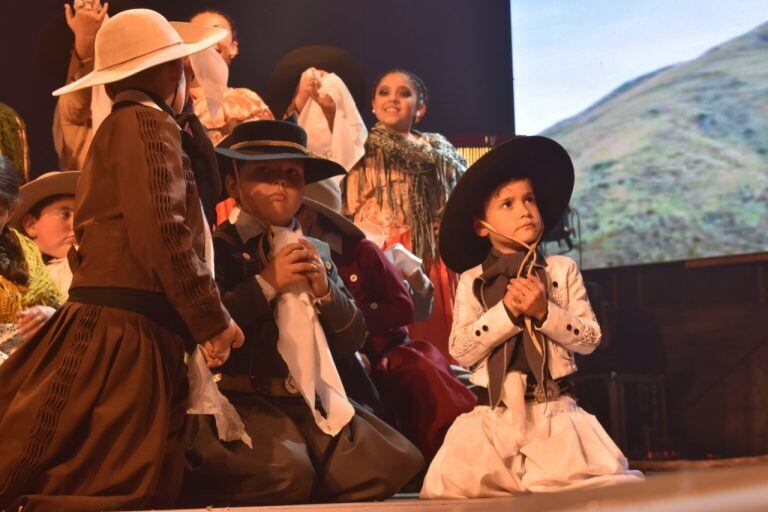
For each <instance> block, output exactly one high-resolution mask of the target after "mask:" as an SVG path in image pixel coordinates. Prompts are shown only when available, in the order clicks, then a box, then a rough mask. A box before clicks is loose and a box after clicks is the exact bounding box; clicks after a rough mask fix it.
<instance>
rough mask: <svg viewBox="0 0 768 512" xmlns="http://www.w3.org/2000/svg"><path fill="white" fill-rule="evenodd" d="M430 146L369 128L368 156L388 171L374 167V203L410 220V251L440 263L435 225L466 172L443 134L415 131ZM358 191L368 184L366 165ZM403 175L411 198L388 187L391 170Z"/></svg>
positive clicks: (380, 128)
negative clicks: (381, 161)
mask: <svg viewBox="0 0 768 512" xmlns="http://www.w3.org/2000/svg"><path fill="white" fill-rule="evenodd" d="M413 133H415V134H416V135H419V136H421V137H422V138H423V139H425V140H426V141H427V143H428V144H425V145H422V144H416V143H414V142H412V141H410V140H408V139H406V138H405V137H403V136H402V135H400V134H398V133H397V132H395V131H394V130H392V129H390V128H387V127H386V126H384V125H382V124H381V123H376V125H375V126H374V127H373V128H372V129H371V131H370V133H369V134H368V140H367V141H366V142H365V154H366V157H374V158H376V157H379V156H381V157H382V160H383V162H384V169H373V170H372V172H373V173H374V176H373V179H374V183H375V185H376V200H377V202H378V204H379V206H380V207H381V206H384V202H385V201H386V204H387V206H388V207H389V208H390V209H392V210H395V211H397V210H399V211H400V212H401V213H402V214H403V216H404V217H405V218H406V219H409V218H410V225H411V248H412V250H413V252H414V253H415V254H416V255H417V256H419V257H420V258H421V259H422V260H424V263H425V265H426V266H427V268H429V265H430V264H431V263H432V262H433V261H435V260H436V259H437V240H436V239H435V234H434V230H433V229H432V226H433V224H434V221H435V220H436V219H437V218H439V217H440V215H441V214H442V209H443V207H444V206H445V202H446V201H447V200H448V196H449V195H450V194H451V191H452V190H453V187H455V186H456V183H457V182H458V180H459V178H460V177H461V175H462V174H463V173H464V171H465V170H466V168H467V162H466V160H464V157H463V156H461V154H460V153H459V152H458V151H456V148H455V147H453V145H452V144H451V143H450V142H448V139H446V138H445V137H443V136H442V135H440V134H439V133H421V132H417V131H416V130H413ZM359 170H360V180H359V182H358V183H359V187H360V189H359V192H360V194H362V193H363V192H364V190H363V188H364V186H365V183H366V182H367V181H368V180H367V177H366V176H365V174H366V172H367V171H366V169H365V166H360V168H359ZM394 170H397V171H399V172H401V173H402V174H404V175H405V178H406V180H407V182H408V197H401V194H396V193H395V191H394V190H393V187H390V186H389V184H390V183H391V181H392V172H393V171H394Z"/></svg>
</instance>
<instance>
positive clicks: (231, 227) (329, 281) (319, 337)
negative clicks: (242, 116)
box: [184, 121, 423, 505]
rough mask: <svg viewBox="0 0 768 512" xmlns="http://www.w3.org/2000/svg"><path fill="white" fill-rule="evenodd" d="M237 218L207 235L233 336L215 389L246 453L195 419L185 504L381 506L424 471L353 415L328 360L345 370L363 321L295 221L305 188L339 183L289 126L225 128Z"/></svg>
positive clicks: (378, 429)
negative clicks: (227, 405) (234, 345)
mask: <svg viewBox="0 0 768 512" xmlns="http://www.w3.org/2000/svg"><path fill="white" fill-rule="evenodd" d="M216 152H217V154H218V156H219V167H220V169H221V172H222V175H223V176H224V179H225V181H226V188H227V190H228V192H229V195H230V196H231V197H232V198H233V199H235V201H236V202H237V207H236V208H235V209H234V210H233V211H232V213H231V214H230V216H229V221H228V222H225V223H224V224H222V225H221V226H220V227H219V229H218V230H217V232H216V234H215V235H214V247H215V257H216V258H215V261H216V280H217V282H218V284H219V287H220V289H221V291H222V297H223V301H224V304H225V305H227V307H228V310H229V311H230V312H231V313H232V315H233V317H234V318H236V319H238V320H239V321H240V322H241V324H240V325H242V326H243V329H244V332H245V335H246V341H245V345H244V347H243V351H242V353H240V354H239V356H240V357H237V358H233V359H231V360H230V362H229V363H228V364H226V365H225V366H223V367H222V369H221V374H220V381H219V383H218V384H219V388H220V389H221V390H222V392H223V393H224V394H225V395H227V397H228V398H229V400H230V401H231V402H232V404H233V405H234V406H235V408H236V409H237V411H238V413H239V414H240V416H241V417H242V418H243V421H244V422H245V428H246V431H248V433H249V434H250V436H251V437H252V439H253V441H254V447H253V449H250V448H248V447H247V446H245V445H243V444H242V443H235V444H231V443H227V444H223V443H221V442H220V441H219V440H218V439H217V436H216V433H215V430H214V425H213V423H212V422H211V421H209V420H210V419H209V418H201V420H200V422H199V429H198V432H197V434H196V436H195V439H194V441H193V443H192V447H191V450H190V453H189V456H188V461H189V471H188V474H187V478H186V483H185V488H186V491H185V492H184V494H185V496H186V498H187V499H188V500H189V503H188V504H189V505H210V504H215V505H256V504H259V505H261V504H289V503H302V502H310V501H358V500H372V499H385V498H388V497H389V496H391V495H392V494H394V493H395V492H397V491H398V490H399V489H400V488H401V487H402V486H403V485H404V484H405V483H407V482H408V480H410V479H411V478H412V477H413V476H414V475H415V474H416V472H418V470H419V469H420V468H421V466H422V465H423V460H422V458H421V456H420V455H419V453H418V451H417V450H416V448H415V447H414V446H413V445H411V444H410V443H409V442H408V441H407V440H406V439H405V438H404V437H402V436H401V435H400V434H398V433H397V432H396V431H394V429H392V428H391V427H389V426H388V425H386V424H385V423H383V422H382V421H381V420H379V419H378V418H376V417H375V416H373V415H371V414H369V413H367V412H365V411H364V410H362V409H360V408H358V407H355V406H353V404H351V403H350V401H349V400H348V398H347V395H346V392H345V390H344V387H343V386H342V384H341V380H340V378H339V375H338V372H337V370H336V366H335V363H334V358H339V359H342V358H345V357H350V356H352V355H353V354H354V352H355V351H356V350H357V349H358V348H359V347H360V345H361V344H362V342H363V340H364V339H365V321H364V318H363V316H362V314H361V313H360V311H359V309H358V308H357V307H356V306H355V303H354V301H353V300H352V298H351V295H350V294H349V292H348V291H347V290H346V289H345V288H344V285H343V283H342V281H341V279H340V277H339V275H338V272H337V271H336V267H335V266H334V265H333V263H332V261H331V254H330V249H329V248H328V246H327V245H326V244H324V243H322V242H320V241H318V240H313V239H309V238H305V237H304V236H303V235H302V233H301V228H300V227H299V226H298V224H297V222H296V220H295V219H294V215H295V214H296V212H297V211H298V210H299V208H300V207H301V203H302V199H303V192H304V186H305V184H307V183H313V182H315V181H318V180H322V179H325V178H328V177H330V176H334V175H337V174H341V173H343V172H344V170H343V168H342V167H341V166H339V165H338V164H336V163H335V162H332V161H330V160H326V159H322V158H317V157H315V156H313V155H312V154H311V153H309V152H308V151H307V149H306V133H305V132H304V130H303V129H302V128H301V127H299V126H298V125H296V124H294V123H291V122H288V121H257V122H247V123H243V124H241V125H239V126H237V127H236V128H235V129H234V130H233V132H232V133H231V134H230V135H229V136H228V137H226V138H225V139H224V140H222V142H221V143H220V144H219V146H218V147H217V149H216Z"/></svg>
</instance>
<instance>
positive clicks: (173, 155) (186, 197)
mask: <svg viewBox="0 0 768 512" xmlns="http://www.w3.org/2000/svg"><path fill="white" fill-rule="evenodd" d="M125 110H126V111H127V112H125V114H124V115H123V116H122V119H123V120H124V122H121V123H119V127H116V130H115V133H114V137H115V139H114V142H115V147H116V148H117V149H116V151H119V153H120V154H121V155H125V157H124V158H118V159H117V160H118V163H117V165H116V167H117V169H116V174H117V184H118V187H119V190H120V194H119V197H120V203H121V204H120V210H121V211H122V213H123V215H124V219H125V225H126V230H127V232H128V243H129V245H130V248H131V251H132V252H133V253H134V254H135V255H136V257H137V258H140V259H141V260H142V261H144V262H145V264H146V265H147V267H148V268H150V269H152V271H153V272H154V275H155V276H156V278H157V279H158V280H159V281H160V283H161V286H162V288H163V291H164V292H165V294H166V296H167V297H168V299H169V300H170V301H171V303H172V304H173V306H174V307H175V308H176V310H177V311H178V313H179V315H180V316H181V318H182V319H183V320H184V322H185V323H186V325H187V327H188V328H189V331H190V333H191V334H192V336H193V337H194V339H195V341H197V342H202V341H205V340H207V339H209V338H211V337H213V336H215V335H216V334H219V333H220V332H222V331H223V330H224V329H225V328H226V327H227V325H228V323H229V320H230V316H229V313H228V312H227V310H226V309H225V308H224V306H223V305H222V304H221V300H220V298H219V292H218V288H217V287H216V283H215V282H214V280H213V277H212V276H211V272H210V271H209V269H208V267H207V266H206V264H205V262H204V261H203V260H202V259H201V257H200V256H198V253H197V252H196V251H195V246H194V241H195V240H196V241H197V242H198V245H200V244H199V242H200V237H201V236H202V229H203V226H202V223H203V222H204V220H203V219H202V210H201V206H200V199H199V196H198V193H197V188H196V186H195V185H194V178H193V176H192V172H191V171H189V170H187V171H185V169H184V167H183V162H182V151H181V135H180V132H179V128H178V126H177V125H176V123H175V122H174V121H173V119H172V118H171V117H170V116H169V115H168V114H166V113H164V112H162V111H159V110H156V109H153V108H130V109H125ZM193 208H196V209H197V210H199V211H192V209H193ZM188 219H195V220H196V221H197V222H196V223H195V225H194V226H191V225H190V224H191V221H190V220H188ZM193 229H194V231H193ZM196 237H197V238H196Z"/></svg>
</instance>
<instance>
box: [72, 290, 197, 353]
mask: <svg viewBox="0 0 768 512" xmlns="http://www.w3.org/2000/svg"><path fill="white" fill-rule="evenodd" d="M69 302H81V303H83V304H91V305H94V306H103V307H107V308H116V309H123V310H125V311H131V312H133V313H137V314H139V315H142V316H145V317H147V318H149V319H150V320H152V321H153V322H155V323H157V324H159V325H160V326H162V327H164V328H166V329H168V330H169V331H171V332H172V333H174V334H176V335H178V336H179V337H180V338H181V339H182V340H183V341H184V348H185V349H186V351H187V352H189V353H190V354H191V353H192V352H193V351H194V349H195V347H196V346H197V343H196V342H195V340H194V338H192V335H191V334H190V332H189V329H187V326H186V324H185V323H184V321H183V320H182V319H181V316H179V313H178V312H177V311H176V308H174V307H173V305H172V304H171V302H170V301H169V300H168V297H166V296H165V295H163V294H162V293H160V292H150V291H146V290H134V289H132V288H111V287H96V286H87V287H78V288H72V289H71V290H69Z"/></svg>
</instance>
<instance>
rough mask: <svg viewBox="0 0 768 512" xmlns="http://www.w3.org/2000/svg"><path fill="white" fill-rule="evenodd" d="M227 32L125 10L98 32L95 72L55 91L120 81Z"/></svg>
mask: <svg viewBox="0 0 768 512" xmlns="http://www.w3.org/2000/svg"><path fill="white" fill-rule="evenodd" d="M226 35H227V31H226V30H225V29H222V28H218V27H209V26H205V25H198V24H195V23H182V22H176V21H174V22H169V21H168V20H166V19H165V17H163V15H162V14H160V13H158V12H155V11H152V10H149V9H130V10H127V11H123V12H121V13H119V14H117V15H115V16H113V17H112V18H109V19H108V20H107V21H105V22H104V24H103V25H102V26H101V28H100V29H99V32H98V33H97V34H96V43H95V52H94V53H95V61H94V69H93V71H91V72H90V73H88V74H87V75H85V76H84V77H82V78H80V79H79V80H76V81H74V82H72V83H70V84H67V85H66V86H64V87H62V88H60V89H57V90H55V91H53V95H54V96H60V95H62V94H67V93H70V92H74V91H78V90H80V89H85V88H87V87H92V86H94V85H102V84H109V83H112V82H117V81H118V80H122V79H124V78H127V77H129V76H132V75H135V74H137V73H139V72H141V71H144V70H145V69H149V68H151V67H153V66H157V65H158V64H163V63H164V62H169V61H172V60H176V59H180V58H182V57H186V56H188V55H192V54H193V53H197V52H199V51H202V50H204V49H206V48H208V47H209V46H213V45H214V44H216V43H218V42H219V41H220V40H221V39H223V38H224V37H226Z"/></svg>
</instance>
